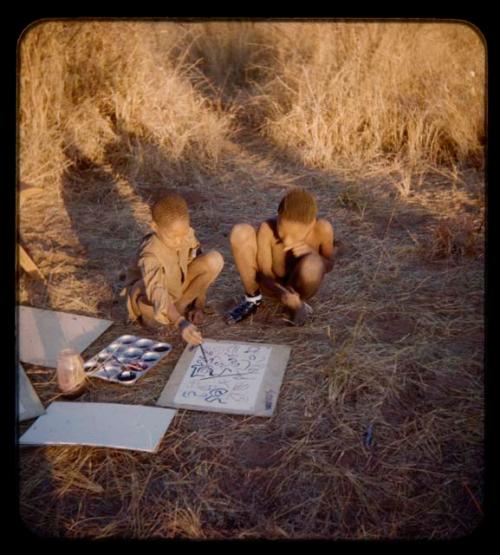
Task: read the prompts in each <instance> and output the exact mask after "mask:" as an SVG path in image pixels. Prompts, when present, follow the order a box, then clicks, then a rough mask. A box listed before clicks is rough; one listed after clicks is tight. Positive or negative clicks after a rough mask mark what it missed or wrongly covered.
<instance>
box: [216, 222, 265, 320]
mask: <svg viewBox="0 0 500 555" xmlns="http://www.w3.org/2000/svg"><path fill="white" fill-rule="evenodd" d="M230 242H231V251H232V253H233V257H234V261H235V263H236V267H237V268H238V272H239V274H240V279H241V282H242V283H243V287H244V289H245V298H244V299H243V301H242V302H241V303H239V304H238V305H237V306H235V307H234V308H233V309H232V310H231V311H230V312H229V313H228V314H227V315H226V318H225V320H226V323H227V324H235V323H237V322H240V321H241V320H243V319H244V318H246V317H247V316H249V315H250V314H252V313H254V312H255V311H256V310H257V307H258V306H259V304H260V303H261V301H262V295H261V293H260V290H259V284H258V283H257V271H258V267H257V233H256V231H255V229H254V228H253V227H252V226H251V225H249V224H236V225H235V226H234V227H233V229H232V231H231V236H230Z"/></svg>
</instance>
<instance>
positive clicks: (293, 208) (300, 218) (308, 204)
mask: <svg viewBox="0 0 500 555" xmlns="http://www.w3.org/2000/svg"><path fill="white" fill-rule="evenodd" d="M317 212H318V205H317V203H316V199H315V198H314V196H313V195H311V193H308V192H307V191H305V190H304V189H299V188H297V189H293V190H292V191H290V192H289V193H287V194H286V195H285V196H284V197H283V198H282V199H281V202H280V204H279V206H278V214H279V215H280V216H281V217H282V218H283V219H285V220H290V221H292V222H301V223H304V224H310V223H311V222H312V221H314V220H315V219H316V214H317Z"/></svg>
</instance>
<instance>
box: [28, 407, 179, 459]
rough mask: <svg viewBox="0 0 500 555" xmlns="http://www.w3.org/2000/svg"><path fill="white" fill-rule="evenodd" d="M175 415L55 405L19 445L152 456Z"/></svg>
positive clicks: (148, 410)
mask: <svg viewBox="0 0 500 555" xmlns="http://www.w3.org/2000/svg"><path fill="white" fill-rule="evenodd" d="M175 413H176V411H175V410H170V409H161V408H158V407H144V406H138V405H120V404H117V403H70V402H54V403H52V404H51V405H49V407H48V408H47V412H46V413H45V414H44V415H42V416H40V417H39V418H38V419H37V420H36V421H35V422H34V423H33V425H32V426H31V427H30V428H29V429H28V430H27V431H26V432H25V433H24V434H23V435H22V436H21V438H20V439H19V443H20V445H90V446H93V447H113V448H116V449H131V450H135V451H149V452H155V451H156V450H157V449H158V445H159V443H160V441H161V439H162V437H163V436H164V435H165V432H166V431H167V428H168V427H169V425H170V422H171V421H172V419H173V417H174V416H175Z"/></svg>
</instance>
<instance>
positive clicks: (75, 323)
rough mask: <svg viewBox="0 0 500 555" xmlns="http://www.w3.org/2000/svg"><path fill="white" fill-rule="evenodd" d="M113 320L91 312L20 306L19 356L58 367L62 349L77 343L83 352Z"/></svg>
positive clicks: (39, 364)
mask: <svg viewBox="0 0 500 555" xmlns="http://www.w3.org/2000/svg"><path fill="white" fill-rule="evenodd" d="M112 323H113V322H111V321H110V320H101V319H99V318H91V317H90V316H80V315H78V314H70V313H66V312H54V311H53V310H43V309H40V308H32V307H29V306H19V321H18V328H17V332H18V338H19V359H20V360H21V361H22V362H28V363H31V364H36V365H38V366H46V367H48V368H56V366H57V356H58V354H59V352H60V351H61V350H62V349H65V348H67V347H73V348H74V349H76V350H77V351H78V352H79V353H81V352H82V351H84V350H85V349H86V348H87V347H88V346H89V345H90V344H91V343H92V342H93V341H95V340H96V339H97V338H98V337H99V336H100V335H101V334H102V333H104V331H106V330H107V329H108V328H109V326H111V324H112Z"/></svg>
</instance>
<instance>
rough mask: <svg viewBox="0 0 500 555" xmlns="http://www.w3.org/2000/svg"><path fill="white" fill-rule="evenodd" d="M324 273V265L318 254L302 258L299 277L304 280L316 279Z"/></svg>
mask: <svg viewBox="0 0 500 555" xmlns="http://www.w3.org/2000/svg"><path fill="white" fill-rule="evenodd" d="M324 273H325V263H324V262H323V259H322V258H321V256H320V255H319V254H318V253H315V252H313V253H311V254H307V255H306V256H304V258H303V259H302V260H301V261H300V275H301V276H302V277H304V278H306V279H313V280H315V279H318V278H321V277H322V276H323V274H324Z"/></svg>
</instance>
